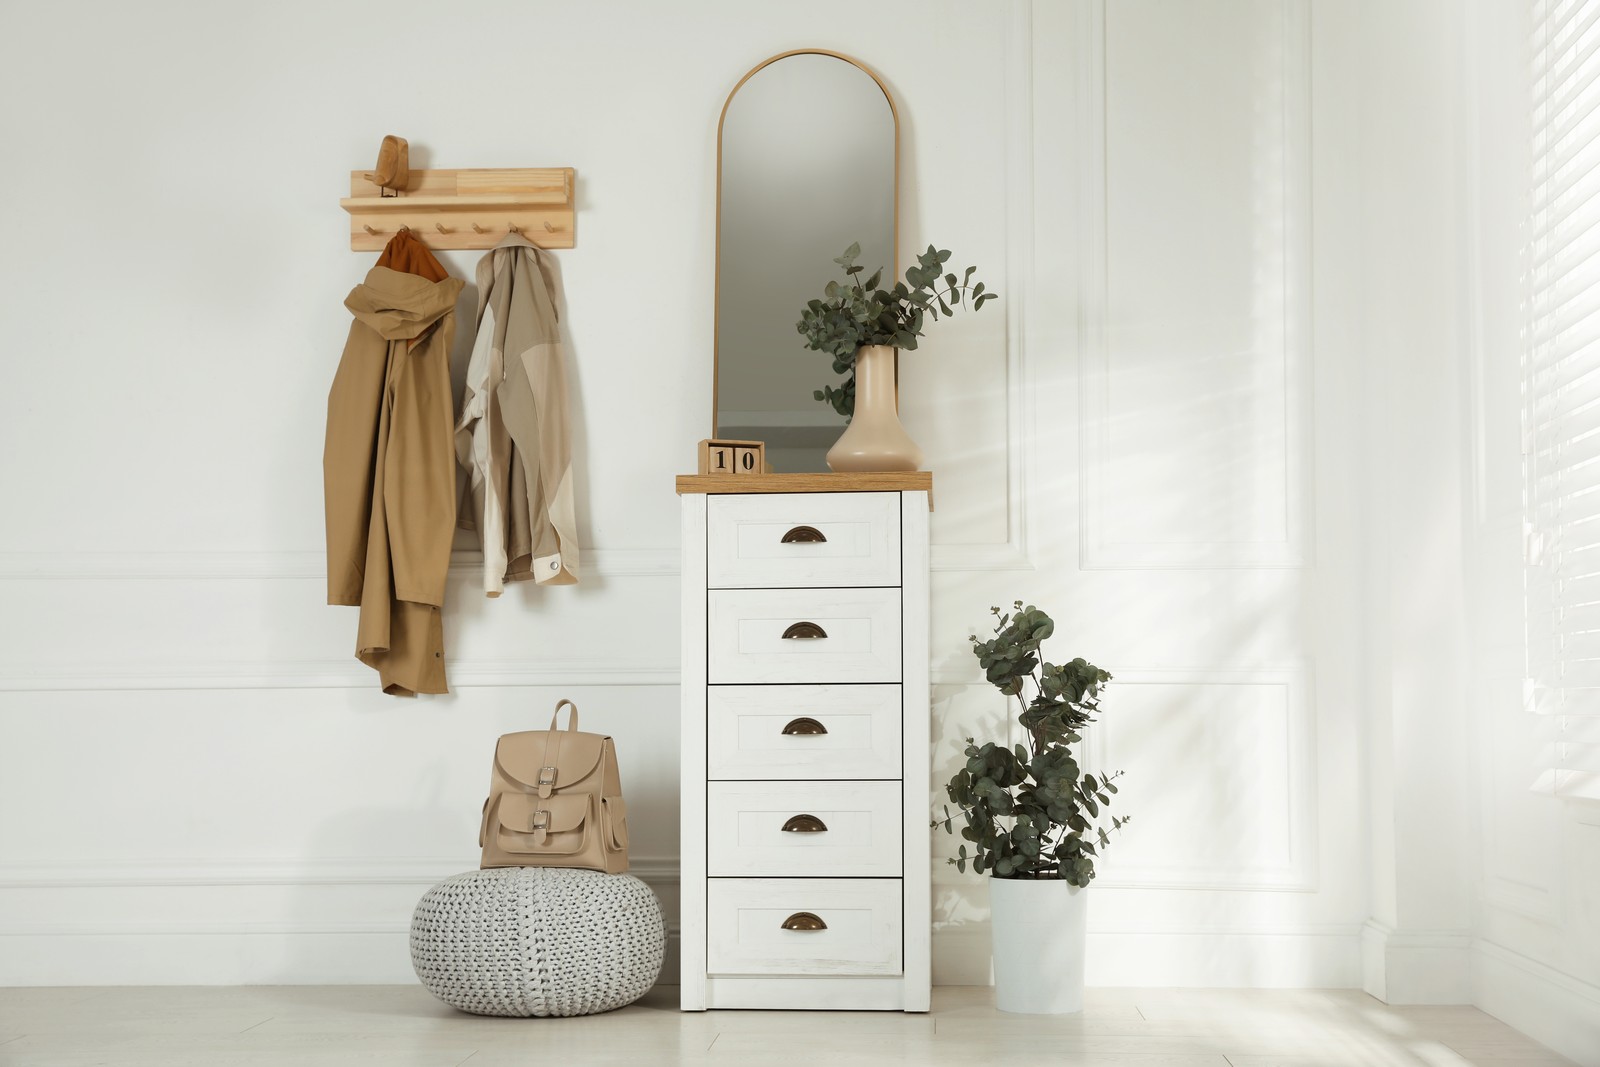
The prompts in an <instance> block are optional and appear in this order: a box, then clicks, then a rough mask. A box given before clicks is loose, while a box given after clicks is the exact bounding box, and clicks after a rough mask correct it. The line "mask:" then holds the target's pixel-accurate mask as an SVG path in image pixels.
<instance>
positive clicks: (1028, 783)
mask: <svg viewBox="0 0 1600 1067" xmlns="http://www.w3.org/2000/svg"><path fill="white" fill-rule="evenodd" d="M1014 609H1015V610H1014V611H1011V612H1005V613H1002V612H1001V611H1000V609H999V608H995V609H994V614H995V615H996V616H997V621H996V625H995V630H994V635H995V636H994V637H993V638H992V639H991V640H987V641H980V640H979V639H978V638H977V636H976V635H974V636H973V637H972V645H973V654H974V655H975V656H976V657H977V659H978V663H979V665H980V666H982V667H983V669H984V674H985V676H986V677H987V678H988V680H989V681H990V683H992V684H993V685H994V686H995V688H997V689H999V690H1000V692H1001V693H1003V694H1005V695H1007V696H1009V697H1013V698H1015V699H1016V701H1017V706H1018V709H1019V712H1018V719H1019V722H1020V724H1021V725H1022V726H1023V732H1024V734H1025V735H1026V737H1027V739H1028V740H1029V741H1030V742H1031V743H1032V751H1031V752H1028V751H1026V749H1025V746H1024V745H1023V744H1021V743H1019V744H1018V745H1017V746H1016V748H1015V750H1012V749H1010V748H1008V747H1006V745H1004V744H996V743H995V742H985V743H983V744H981V745H980V744H979V743H978V742H977V741H975V740H974V739H972V738H970V737H969V738H967V747H966V750H965V755H966V757H967V761H966V764H965V765H964V766H963V767H962V768H961V769H959V770H958V771H957V772H956V773H955V775H954V776H952V777H951V779H950V781H949V783H948V784H947V785H946V786H945V792H946V795H948V796H949V798H950V800H951V801H952V802H954V803H955V804H956V805H957V808H958V810H957V811H956V812H955V813H953V814H952V813H951V811H950V809H949V808H948V807H946V808H945V817H944V818H943V819H935V820H933V822H932V824H931V825H932V826H933V827H935V828H936V827H938V826H943V827H944V828H945V829H946V830H947V831H949V832H951V833H954V823H955V821H956V820H957V819H959V820H961V821H963V822H964V823H965V824H966V826H965V828H964V830H963V832H962V837H963V838H964V839H965V840H966V841H968V842H970V843H972V845H973V846H974V851H973V852H972V853H971V854H970V855H969V853H968V847H967V845H966V844H963V845H961V847H960V849H959V851H958V853H957V856H956V858H955V859H954V860H952V862H953V863H955V865H956V867H957V869H958V870H963V871H964V870H966V865H967V863H969V862H970V863H971V864H972V868H973V870H974V871H975V872H977V873H979V874H982V873H985V872H992V873H993V874H994V875H996V876H997V877H1002V878H1008V877H1023V876H1032V877H1050V878H1061V879H1063V880H1065V881H1068V882H1070V883H1071V884H1073V885H1078V886H1084V885H1088V884H1089V882H1090V881H1092V880H1093V879H1094V865H1095V860H1096V858H1097V857H1098V855H1099V849H1100V848H1103V847H1105V846H1106V845H1107V844H1108V843H1109V833H1108V829H1107V827H1106V826H1105V825H1102V823H1106V822H1108V823H1109V830H1110V831H1111V832H1115V831H1117V830H1120V829H1121V828H1122V826H1123V825H1124V824H1125V823H1126V822H1127V821H1128V818H1127V817H1126V816H1111V815H1110V814H1109V811H1108V809H1109V808H1110V806H1111V803H1112V797H1113V796H1114V795H1115V794H1116V793H1117V792H1118V789H1117V786H1116V784H1115V783H1116V781H1117V780H1118V779H1120V778H1121V777H1122V776H1123V775H1122V772H1121V771H1117V772H1113V773H1110V774H1086V773H1084V772H1083V770H1082V768H1081V767H1080V766H1079V763H1078V760H1077V757H1076V755H1075V753H1074V752H1073V748H1072V746H1073V745H1074V744H1076V743H1078V742H1079V741H1081V740H1082V735H1081V731H1082V729H1083V727H1084V726H1085V725H1087V724H1088V723H1089V722H1091V721H1093V720H1092V716H1093V714H1094V713H1095V712H1096V711H1097V710H1098V708H1099V693H1100V689H1101V687H1102V686H1103V685H1105V684H1106V683H1107V682H1109V681H1110V680H1111V675H1110V674H1108V673H1107V672H1105V671H1103V670H1101V669H1100V668H1099V667H1096V666H1095V665H1094V664H1092V663H1089V662H1087V661H1086V660H1083V659H1081V658H1079V659H1074V660H1072V661H1070V662H1068V663H1065V664H1061V665H1059V666H1058V665H1055V664H1052V663H1049V662H1047V661H1046V660H1044V658H1043V656H1042V654H1041V651H1040V647H1041V644H1042V643H1043V641H1044V640H1045V639H1046V638H1048V637H1050V635H1051V634H1052V633H1053V632H1054V630H1055V623H1054V622H1053V621H1052V620H1051V618H1050V616H1048V615H1046V614H1045V613H1044V612H1042V611H1040V610H1038V609H1037V608H1035V607H1033V606H1031V605H1028V606H1024V605H1023V604H1022V602H1021V601H1018V602H1017V603H1016V604H1015V605H1014ZM1030 683H1031V689H1032V694H1033V695H1032V699H1030V698H1029V689H1030Z"/></svg>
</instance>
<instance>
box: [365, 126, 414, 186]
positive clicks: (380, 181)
mask: <svg viewBox="0 0 1600 1067" xmlns="http://www.w3.org/2000/svg"><path fill="white" fill-rule="evenodd" d="M410 180H411V166H410V145H409V144H407V143H406V139H405V138H404V137H396V136H395V135H394V134H390V135H389V136H387V137H385V138H384V139H383V144H382V145H381V146H379V148H378V165H377V166H375V167H373V168H372V182H373V184H374V185H376V186H378V190H379V192H378V195H379V196H398V195H399V194H400V193H402V192H404V191H405V188H406V183H407V182H409V181H410Z"/></svg>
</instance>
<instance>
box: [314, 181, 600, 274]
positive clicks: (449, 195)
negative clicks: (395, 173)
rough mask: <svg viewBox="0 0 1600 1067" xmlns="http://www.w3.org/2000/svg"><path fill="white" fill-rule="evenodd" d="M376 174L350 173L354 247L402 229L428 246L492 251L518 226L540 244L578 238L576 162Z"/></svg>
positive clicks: (347, 202) (370, 247) (377, 243)
mask: <svg viewBox="0 0 1600 1067" xmlns="http://www.w3.org/2000/svg"><path fill="white" fill-rule="evenodd" d="M403 169H404V167H403V164H402V170H403ZM378 177H379V175H378V174H375V173H373V172H371V171H361V170H354V171H351V172H350V195H349V196H348V197H345V198H344V199H343V200H340V201H339V206H340V207H342V208H344V209H345V210H346V211H348V212H349V213H350V248H351V250H352V251H356V252H375V251H378V250H380V249H382V248H383V246H384V245H386V244H388V243H389V239H390V238H391V237H393V236H394V235H395V234H396V233H398V232H399V230H400V228H401V227H402V226H409V227H410V228H411V232H412V233H414V234H416V235H417V236H418V237H420V238H421V239H422V240H424V241H426V242H427V244H428V246H429V247H430V248H441V249H443V248H493V247H494V246H495V245H497V244H499V243H500V242H501V241H502V240H504V239H505V236H506V234H507V233H509V232H513V231H514V232H517V233H521V234H522V236H524V237H526V238H527V239H528V240H529V241H531V242H532V243H534V244H536V245H538V246H539V247H540V248H571V247H573V245H574V244H575V243H576V232H575V226H574V223H575V213H574V210H573V195H572V190H573V186H574V183H575V180H576V172H575V171H574V170H573V169H572V168H571V167H543V168H529V167H523V168H517V169H510V170H413V171H409V172H407V173H405V174H404V177H403V179H401V180H403V182H404V184H403V185H400V184H398V182H397V183H396V184H395V185H391V186H390V187H388V188H385V187H384V186H380V185H379V184H378V181H377V179H378Z"/></svg>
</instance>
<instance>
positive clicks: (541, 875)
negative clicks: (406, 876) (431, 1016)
mask: <svg viewBox="0 0 1600 1067" xmlns="http://www.w3.org/2000/svg"><path fill="white" fill-rule="evenodd" d="M666 947H667V930H666V924H665V923H664V922H662V919H661V906H660V905H659V904H657V903H656V897H655V894H654V893H652V892H651V891H650V887H649V886H647V885H645V884H644V883H643V882H641V881H639V879H637V878H632V877H630V876H628V875H626V874H602V873H600V872H599V871H574V870H566V869H563V868H557V867H497V868H493V869H490V870H486V871H468V872H467V873H466V874H458V875H456V876H455V877H453V878H446V879H445V880H444V881H442V882H440V883H439V884H438V885H436V886H434V887H433V888H432V889H430V890H428V892H427V893H426V894H425V895H424V896H423V898H422V900H421V901H420V902H419V903H418V904H417V910H416V912H415V913H413V914H412V916H411V966H412V967H413V968H414V969H415V970H416V972H417V977H418V978H420V979H421V980H422V984H423V985H424V986H425V987H426V988H427V990H428V992H430V993H432V994H433V995H434V996H436V997H438V998H439V999H440V1000H442V1001H444V1002H445V1003H446V1004H449V1005H450V1006H451V1007H455V1008H460V1009H461V1010H462V1011H470V1012H473V1013H475V1014H478V1015H519V1016H526V1015H590V1014H593V1013H595V1012H601V1011H611V1010H613V1009H614V1008H620V1007H622V1006H623V1005H625V1004H632V1003H633V1002H634V1001H636V1000H638V999H639V998H640V997H642V996H644V994H645V992H646V991H647V990H649V988H650V987H651V986H652V985H654V984H655V980H656V976H657V975H658V974H659V973H660V971H661V959H662V956H663V955H664V954H665V953H666Z"/></svg>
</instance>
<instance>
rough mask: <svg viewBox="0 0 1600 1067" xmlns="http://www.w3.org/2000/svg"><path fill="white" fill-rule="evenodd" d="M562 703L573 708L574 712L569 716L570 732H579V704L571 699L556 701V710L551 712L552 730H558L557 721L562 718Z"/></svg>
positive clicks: (568, 728)
mask: <svg viewBox="0 0 1600 1067" xmlns="http://www.w3.org/2000/svg"><path fill="white" fill-rule="evenodd" d="M562 705H565V706H567V707H569V708H571V709H572V713H571V714H570V715H568V716H567V731H568V732H569V733H577V732H578V705H576V704H574V703H573V702H572V701H570V700H559V701H557V702H556V710H555V711H553V712H551V714H550V732H551V733H555V732H556V722H557V720H559V719H560V718H561V708H562Z"/></svg>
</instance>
